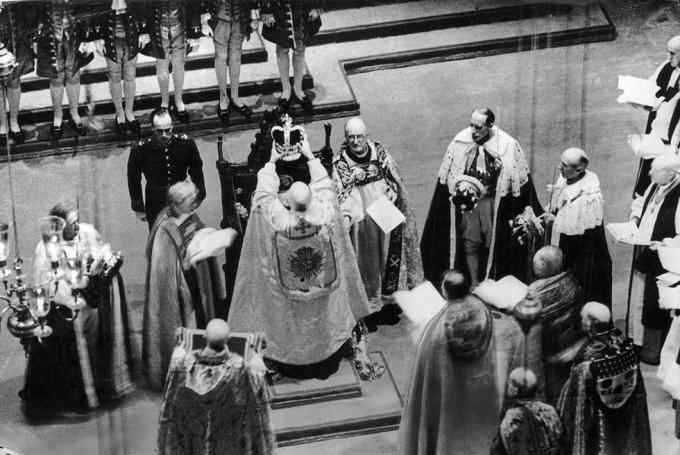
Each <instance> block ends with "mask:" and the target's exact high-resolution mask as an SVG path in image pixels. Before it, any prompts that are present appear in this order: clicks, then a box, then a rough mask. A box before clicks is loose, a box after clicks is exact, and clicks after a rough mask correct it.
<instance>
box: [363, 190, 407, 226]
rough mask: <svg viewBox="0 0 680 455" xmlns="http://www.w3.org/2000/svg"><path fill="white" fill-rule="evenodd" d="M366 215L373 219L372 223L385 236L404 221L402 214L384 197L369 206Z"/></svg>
mask: <svg viewBox="0 0 680 455" xmlns="http://www.w3.org/2000/svg"><path fill="white" fill-rule="evenodd" d="M366 213H368V214H369V215H370V217H371V218H373V221H375V223H376V224H377V225H378V226H379V227H380V229H382V231H383V232H384V233H385V234H389V233H390V232H392V230H393V229H394V228H396V227H397V226H399V225H400V224H401V223H403V222H404V221H406V217H405V216H404V214H403V213H401V212H400V211H399V209H398V208H397V207H396V206H395V205H394V204H393V203H392V202H391V201H390V200H389V199H387V196H385V195H383V196H381V197H380V198H378V200H376V201H375V202H373V204H371V205H369V206H368V208H367V209H366Z"/></svg>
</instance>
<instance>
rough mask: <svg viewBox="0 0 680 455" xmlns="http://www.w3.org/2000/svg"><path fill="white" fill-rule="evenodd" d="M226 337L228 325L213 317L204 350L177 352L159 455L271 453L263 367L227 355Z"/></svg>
mask: <svg viewBox="0 0 680 455" xmlns="http://www.w3.org/2000/svg"><path fill="white" fill-rule="evenodd" d="M228 338H229V326H228V325H227V323H226V322H225V321H224V320H222V319H213V320H212V321H210V322H209V323H208V326H207V328H206V330H205V339H206V347H205V348H204V349H196V350H192V351H190V352H187V351H186V350H185V349H184V348H183V347H182V346H178V347H177V348H175V351H174V352H173V356H172V361H171V364H170V372H169V374H168V379H167V381H166V384H165V389H164V391H163V401H162V403H161V415H160V427H159V430H158V454H159V455H183V454H194V453H201V454H206V455H207V454H211V455H212V454H215V455H217V454H220V455H222V454H224V455H231V454H233V455H237V454H238V455H266V454H271V453H273V451H274V446H275V440H274V439H275V438H274V431H273V428H272V426H271V422H270V420H269V404H268V403H267V395H266V393H265V390H264V382H263V381H262V375H263V373H264V369H257V368H254V367H253V362H252V360H251V362H246V361H245V360H244V358H243V356H241V355H239V354H237V353H235V352H232V351H230V349H229V347H228V345H227V339H228Z"/></svg>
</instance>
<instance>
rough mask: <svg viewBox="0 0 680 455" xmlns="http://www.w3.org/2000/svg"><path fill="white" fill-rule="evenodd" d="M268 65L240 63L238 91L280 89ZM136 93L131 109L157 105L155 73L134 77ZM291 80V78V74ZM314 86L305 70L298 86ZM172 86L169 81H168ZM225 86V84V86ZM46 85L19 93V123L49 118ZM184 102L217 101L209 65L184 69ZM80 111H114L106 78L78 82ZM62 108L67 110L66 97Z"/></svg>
mask: <svg viewBox="0 0 680 455" xmlns="http://www.w3.org/2000/svg"><path fill="white" fill-rule="evenodd" d="M273 65H274V68H271V64H269V63H258V64H253V65H249V66H247V67H243V69H242V71H241V84H240V89H239V93H240V94H241V96H242V97H248V96H253V95H255V96H262V95H267V94H271V93H274V92H279V91H281V81H280V79H279V77H278V72H277V70H276V64H273ZM136 82H137V93H139V95H137V97H136V98H135V111H136V112H137V111H144V110H152V109H155V108H156V107H158V106H159V105H160V93H159V91H158V81H157V79H156V76H155V75H153V76H145V77H139V76H138V77H137V78H136ZM291 83H292V78H291ZM313 87H314V79H313V78H312V76H311V75H310V74H309V73H307V74H306V75H305V77H304V79H303V81H302V88H303V89H305V90H310V89H312V88H313ZM171 90H172V84H171ZM227 90H229V88H227ZM49 96H50V94H49V89H44V90H40V91H37V92H29V93H24V94H22V97H21V105H22V109H21V112H20V114H19V122H20V123H21V124H38V123H43V122H50V121H51V120H52V118H53V110H52V104H51V101H50V97H49ZM183 98H184V103H185V104H192V103H210V102H213V104H217V100H218V99H219V90H218V88H217V79H216V76H215V70H214V69H213V68H206V69H197V70H192V71H187V72H186V74H185V80H184V96H183ZM80 104H81V115H84V114H85V109H84V107H85V106H86V105H90V106H92V105H94V111H95V113H96V114H97V115H102V114H114V113H115V108H114V106H113V103H112V102H111V95H110V92H109V84H108V82H97V83H93V84H88V85H82V86H81V90H80ZM63 106H64V109H65V111H66V110H68V104H67V103H66V98H64V105H63Z"/></svg>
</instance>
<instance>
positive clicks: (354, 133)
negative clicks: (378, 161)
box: [345, 117, 368, 157]
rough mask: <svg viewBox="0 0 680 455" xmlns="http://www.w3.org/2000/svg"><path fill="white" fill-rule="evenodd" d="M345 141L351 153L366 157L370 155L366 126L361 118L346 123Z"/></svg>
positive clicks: (353, 118) (354, 118)
mask: <svg viewBox="0 0 680 455" xmlns="http://www.w3.org/2000/svg"><path fill="white" fill-rule="evenodd" d="M345 139H346V140H347V145H348V146H349V149H350V151H351V152H352V153H353V154H355V155H357V156H359V157H364V156H366V154H367V153H368V147H367V146H366V144H367V142H366V124H365V123H364V121H363V120H361V118H359V117H352V118H351V119H349V120H348V121H347V123H345Z"/></svg>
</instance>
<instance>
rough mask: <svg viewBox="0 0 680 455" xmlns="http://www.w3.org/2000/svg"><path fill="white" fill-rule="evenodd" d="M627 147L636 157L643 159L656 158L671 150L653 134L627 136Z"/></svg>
mask: <svg viewBox="0 0 680 455" xmlns="http://www.w3.org/2000/svg"><path fill="white" fill-rule="evenodd" d="M628 145H630V148H631V149H632V150H633V152H634V153H635V155H636V156H639V157H640V158H644V159H652V158H656V157H657V156H660V155H663V154H664V153H667V152H669V151H671V150H672V148H671V146H670V145H666V144H664V143H663V141H662V140H661V138H660V137H659V136H657V135H655V134H631V135H629V136H628Z"/></svg>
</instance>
